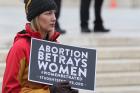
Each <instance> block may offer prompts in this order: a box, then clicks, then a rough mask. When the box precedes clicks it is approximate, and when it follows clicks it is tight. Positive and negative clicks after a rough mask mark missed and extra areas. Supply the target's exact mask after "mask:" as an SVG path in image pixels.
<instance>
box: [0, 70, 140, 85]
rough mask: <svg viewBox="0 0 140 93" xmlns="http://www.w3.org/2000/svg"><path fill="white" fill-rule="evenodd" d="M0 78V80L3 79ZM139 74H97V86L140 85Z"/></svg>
mask: <svg viewBox="0 0 140 93" xmlns="http://www.w3.org/2000/svg"><path fill="white" fill-rule="evenodd" d="M2 77H3V75H2V76H0V78H2ZM139 78H140V71H139V72H112V73H98V72H97V73H96V86H97V87H107V86H125V85H129V86H132V85H140V79H139Z"/></svg>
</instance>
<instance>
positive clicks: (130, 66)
mask: <svg viewBox="0 0 140 93" xmlns="http://www.w3.org/2000/svg"><path fill="white" fill-rule="evenodd" d="M0 69H1V70H0V76H3V73H4V70H5V63H4V62H2V63H0ZM96 69H97V70H96V71H97V73H119V72H140V60H127V59H125V60H98V62H97V67H96Z"/></svg>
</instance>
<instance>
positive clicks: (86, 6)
mask: <svg viewBox="0 0 140 93" xmlns="http://www.w3.org/2000/svg"><path fill="white" fill-rule="evenodd" d="M103 1H104V0H95V3H94V11H95V14H94V15H95V21H94V29H93V30H94V32H109V31H110V30H109V29H106V28H105V27H104V25H103V19H102V16H101V10H102V5H103ZM90 3H91V0H81V4H80V26H81V32H91V30H90V29H89V27H88V26H89V25H88V21H89V11H90Z"/></svg>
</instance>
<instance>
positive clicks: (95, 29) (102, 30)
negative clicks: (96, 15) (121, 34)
mask: <svg viewBox="0 0 140 93" xmlns="http://www.w3.org/2000/svg"><path fill="white" fill-rule="evenodd" d="M109 31H110V29H106V28H104V27H101V28H96V27H95V28H94V32H109Z"/></svg>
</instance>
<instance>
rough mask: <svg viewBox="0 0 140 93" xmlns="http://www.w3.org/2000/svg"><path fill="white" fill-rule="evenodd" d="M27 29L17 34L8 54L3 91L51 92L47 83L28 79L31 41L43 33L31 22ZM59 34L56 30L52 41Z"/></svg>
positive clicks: (5, 92) (4, 92)
mask: <svg viewBox="0 0 140 93" xmlns="http://www.w3.org/2000/svg"><path fill="white" fill-rule="evenodd" d="M25 29H26V30H23V31H21V32H19V33H18V34H17V36H16V37H15V39H14V43H13V46H12V48H11V49H10V51H9V53H8V55H7V59H6V69H5V73H4V77H3V85H2V93H49V92H50V91H49V88H48V87H47V86H46V85H43V84H37V83H32V82H29V81H28V65H29V55H30V43H31V42H30V41H31V38H32V37H34V38H38V39H41V35H40V34H39V33H38V32H33V31H32V30H31V29H30V24H26V27H25ZM58 36H59V33H58V32H55V33H54V35H53V36H52V38H51V40H50V41H55V42H56V39H57V37H58Z"/></svg>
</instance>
